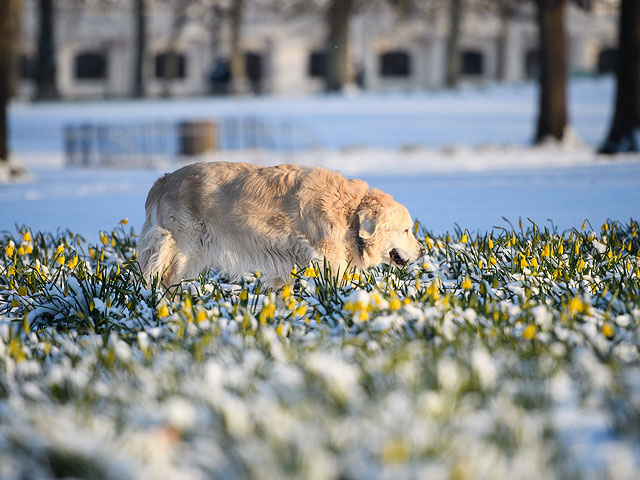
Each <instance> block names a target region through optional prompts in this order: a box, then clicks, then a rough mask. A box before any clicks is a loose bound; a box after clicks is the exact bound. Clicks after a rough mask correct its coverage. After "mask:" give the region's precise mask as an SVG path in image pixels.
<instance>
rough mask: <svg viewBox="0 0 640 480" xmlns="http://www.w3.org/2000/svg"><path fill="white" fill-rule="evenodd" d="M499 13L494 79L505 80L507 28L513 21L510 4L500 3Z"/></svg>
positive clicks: (506, 74)
mask: <svg viewBox="0 0 640 480" xmlns="http://www.w3.org/2000/svg"><path fill="white" fill-rule="evenodd" d="M499 12H500V13H499V15H500V32H499V34H498V48H497V56H496V79H497V80H498V81H500V82H505V81H506V80H507V77H508V73H507V65H508V63H509V62H508V60H507V54H508V47H507V45H508V43H509V28H510V25H511V22H512V21H513V15H514V11H513V9H512V8H511V7H510V5H507V4H502V5H501V6H500V10H499Z"/></svg>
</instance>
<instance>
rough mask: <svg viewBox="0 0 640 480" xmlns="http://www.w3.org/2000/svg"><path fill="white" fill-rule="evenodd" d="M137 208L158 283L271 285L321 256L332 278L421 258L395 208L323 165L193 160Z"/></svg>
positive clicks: (148, 269)
mask: <svg viewBox="0 0 640 480" xmlns="http://www.w3.org/2000/svg"><path fill="white" fill-rule="evenodd" d="M145 210H146V219H145V222H144V225H143V227H142V231H141V234H140V241H139V261H140V266H141V268H142V271H143V273H144V276H145V278H146V279H147V280H151V279H153V278H155V277H158V278H163V279H164V283H165V284H166V285H173V284H176V283H178V282H180V281H181V280H182V279H183V278H195V277H196V276H197V275H198V274H200V273H201V272H203V271H205V270H207V269H210V268H213V269H215V270H217V271H219V272H221V273H223V274H226V275H229V276H231V277H234V278H237V277H239V276H241V275H243V274H246V273H250V272H255V271H259V272H261V273H262V275H263V276H264V280H265V282H267V284H268V285H270V286H272V287H279V286H282V285H283V284H284V283H285V282H286V281H287V280H288V279H289V275H290V272H291V269H292V268H293V267H294V264H298V265H302V266H304V265H308V264H309V262H310V261H312V260H318V261H323V259H326V260H327V261H328V262H329V264H330V265H331V267H332V269H333V272H334V273H338V272H344V271H345V269H346V268H347V266H355V267H359V268H367V267H370V266H374V265H378V264H380V263H383V262H384V263H388V264H391V263H394V264H397V265H399V266H402V265H405V264H406V263H407V262H409V261H415V260H417V259H418V258H419V257H420V256H422V255H423V254H424V253H425V249H424V247H423V246H422V245H421V244H420V243H419V242H418V241H417V240H416V239H415V237H414V236H413V232H412V226H413V221H412V219H411V215H409V212H408V211H407V209H406V208H405V207H404V206H403V205H401V204H400V203H398V202H396V201H395V200H394V199H393V198H392V197H391V196H390V195H387V194H386V193H384V192H382V191H380V190H377V189H375V188H369V186H368V185H367V184H366V183H365V182H363V181H362V180H350V179H346V178H344V177H343V176H342V175H341V174H339V173H337V172H334V171H331V170H327V169H325V168H304V167H300V166H296V165H278V166H276V167H259V166H256V165H251V164H246V163H227V162H215V163H194V164H191V165H188V166H186V167H183V168H181V169H179V170H177V171H175V172H173V173H168V174H166V175H164V176H163V177H161V178H159V179H158V180H157V181H156V182H155V184H154V185H153V187H152V188H151V190H150V191H149V195H148V196H147V201H146V203H145Z"/></svg>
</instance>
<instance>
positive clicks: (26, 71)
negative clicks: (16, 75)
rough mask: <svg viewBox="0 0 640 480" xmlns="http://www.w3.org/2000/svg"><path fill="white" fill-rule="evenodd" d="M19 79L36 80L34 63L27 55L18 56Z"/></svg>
mask: <svg viewBox="0 0 640 480" xmlns="http://www.w3.org/2000/svg"><path fill="white" fill-rule="evenodd" d="M20 78H22V79H24V80H33V79H34V78H36V62H35V61H34V59H33V58H31V57H29V56H27V55H20Z"/></svg>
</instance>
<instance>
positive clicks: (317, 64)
mask: <svg viewBox="0 0 640 480" xmlns="http://www.w3.org/2000/svg"><path fill="white" fill-rule="evenodd" d="M326 72H327V54H326V53H324V52H311V53H310V54H309V62H308V65H307V73H308V75H309V76H310V77H314V78H323V77H324V76H325V74H326Z"/></svg>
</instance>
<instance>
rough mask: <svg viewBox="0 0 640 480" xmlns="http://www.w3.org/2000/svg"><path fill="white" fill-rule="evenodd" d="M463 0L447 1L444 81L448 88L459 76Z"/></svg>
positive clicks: (453, 86) (456, 82)
mask: <svg viewBox="0 0 640 480" xmlns="http://www.w3.org/2000/svg"><path fill="white" fill-rule="evenodd" d="M462 3H463V0H450V1H449V32H448V34H447V51H446V55H447V56H446V60H445V61H446V65H445V80H444V83H445V85H446V86H447V87H448V88H455V87H456V86H457V85H458V78H459V76H460V25H461V23H462V8H463V5H462Z"/></svg>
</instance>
